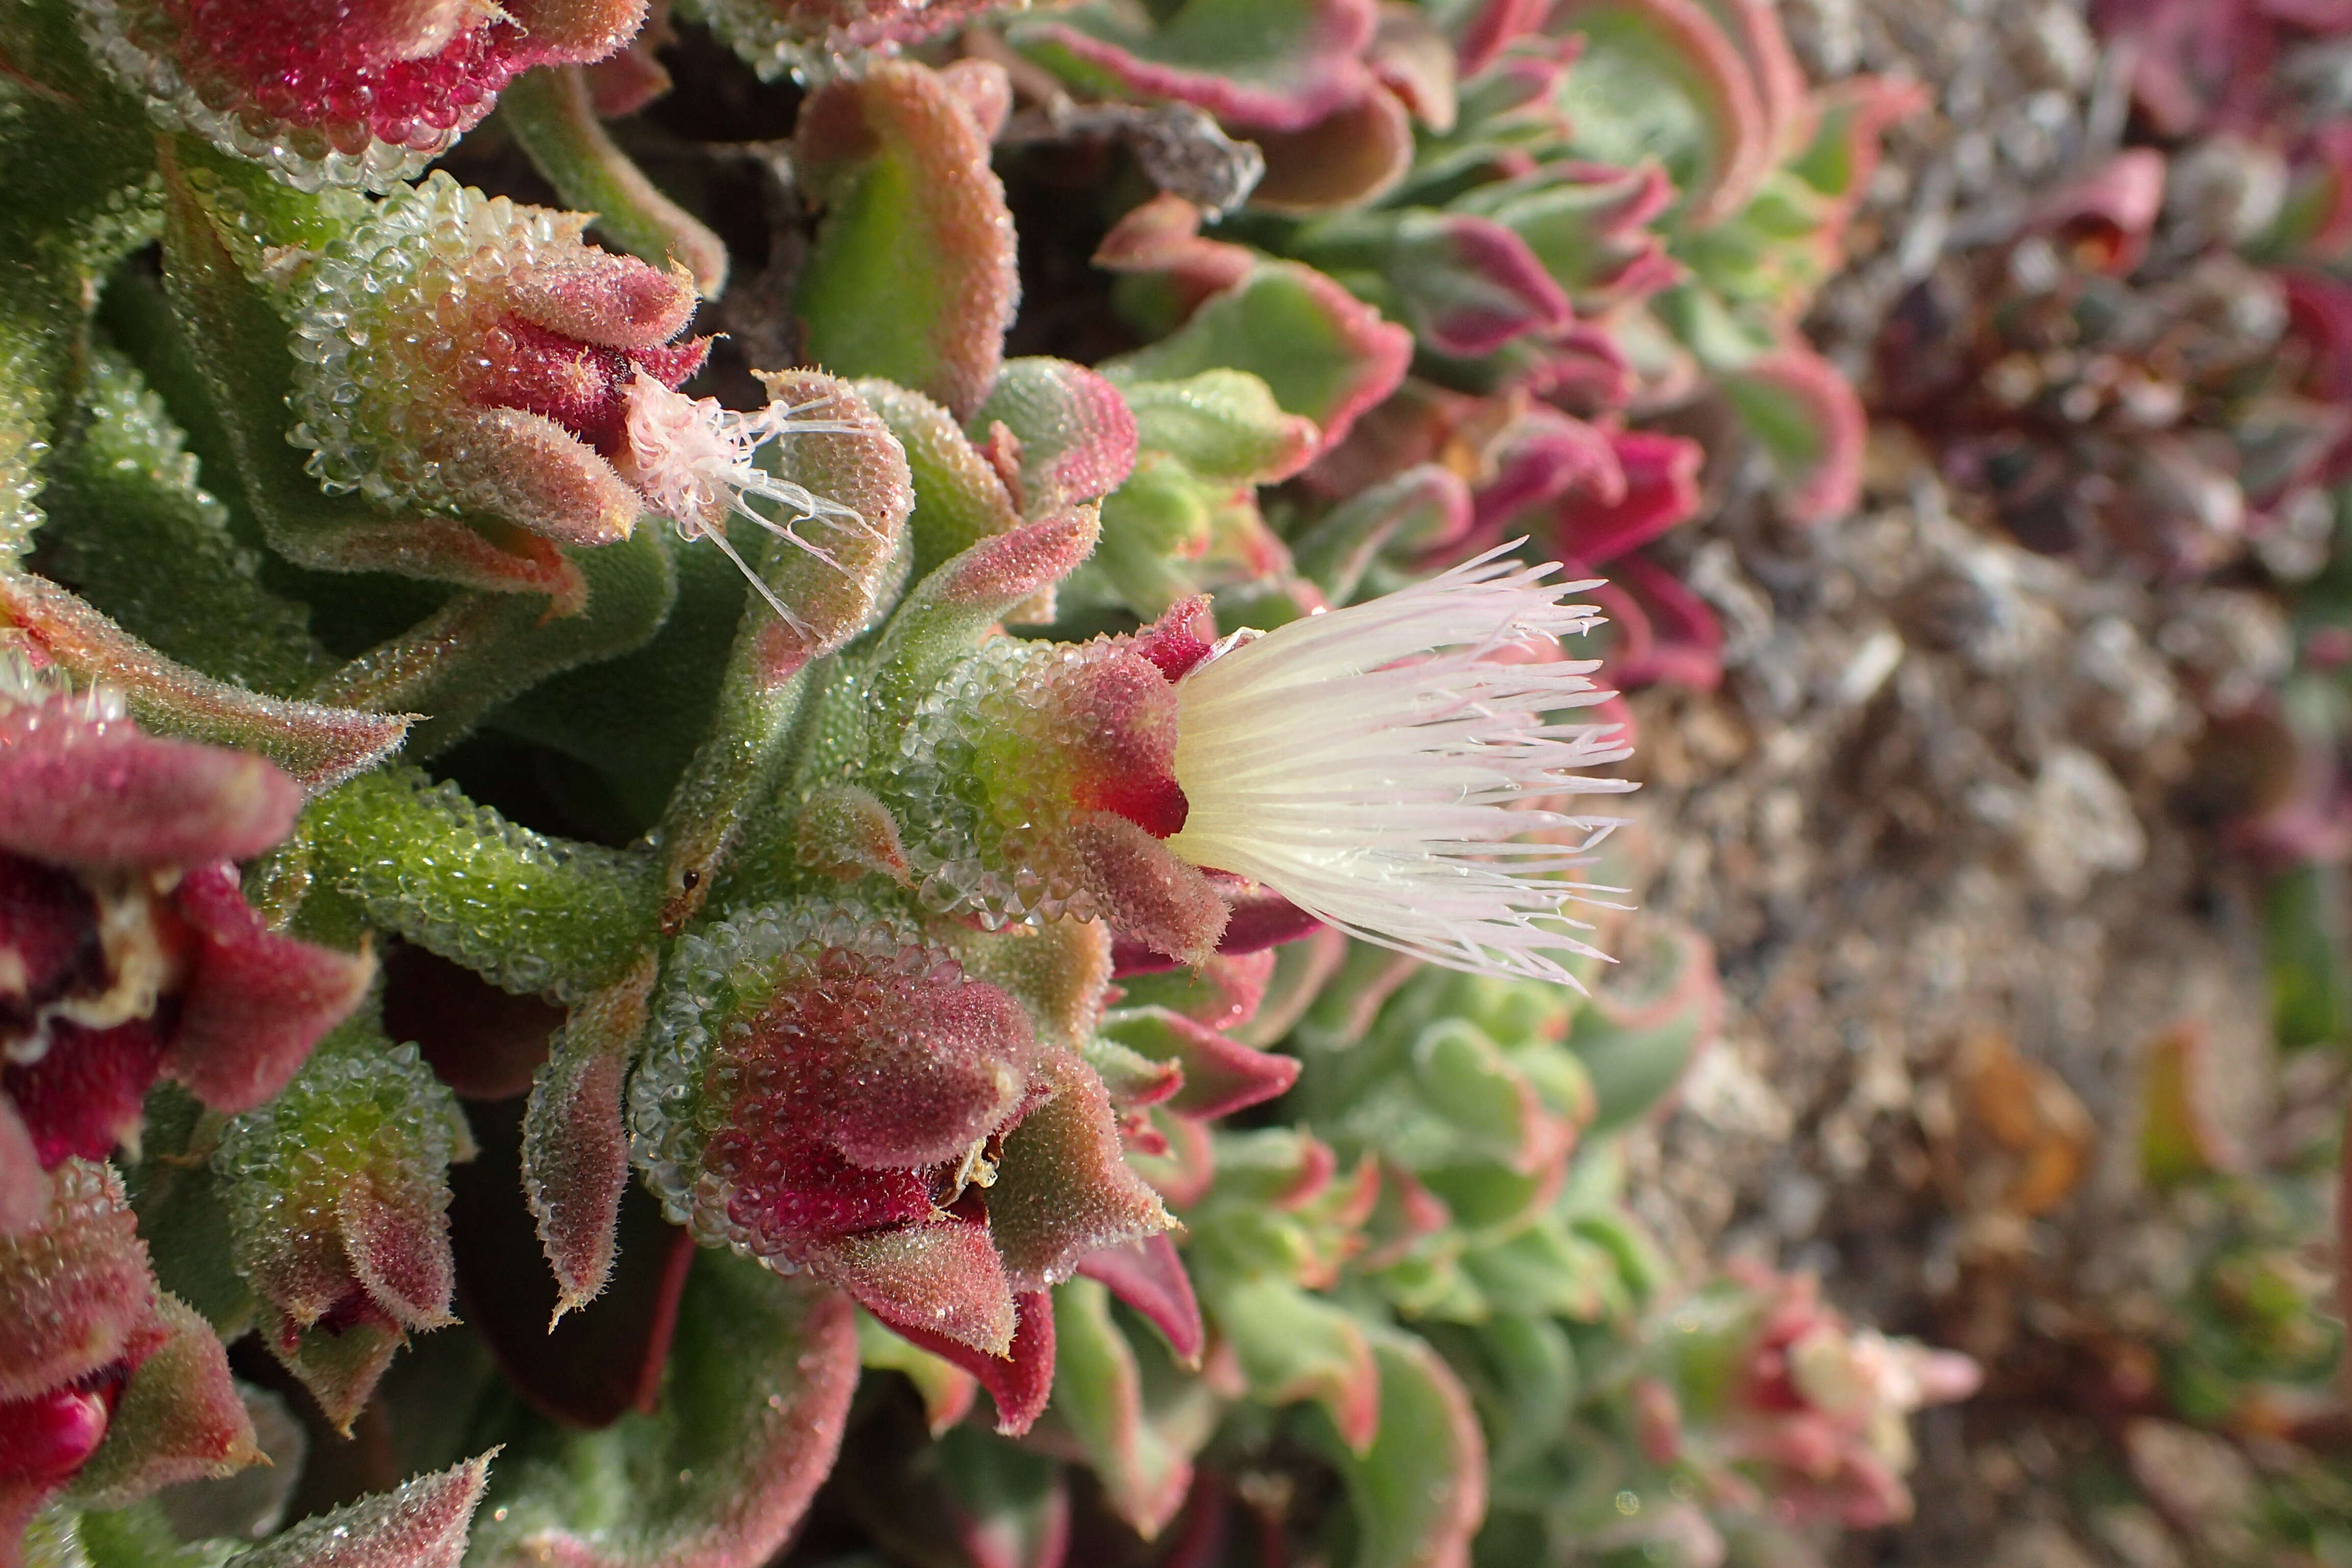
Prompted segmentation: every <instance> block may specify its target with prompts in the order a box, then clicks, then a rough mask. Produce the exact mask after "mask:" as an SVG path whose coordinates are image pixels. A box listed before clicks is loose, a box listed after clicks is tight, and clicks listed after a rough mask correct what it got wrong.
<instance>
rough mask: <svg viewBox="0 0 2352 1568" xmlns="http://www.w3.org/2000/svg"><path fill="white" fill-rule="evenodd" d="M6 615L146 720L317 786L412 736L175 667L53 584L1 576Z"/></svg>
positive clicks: (400, 717) (394, 724)
mask: <svg viewBox="0 0 2352 1568" xmlns="http://www.w3.org/2000/svg"><path fill="white" fill-rule="evenodd" d="M0 614H5V616H7V617H8V618H9V619H10V620H12V621H14V622H15V623H16V625H17V626H22V627H23V628H24V629H25V630H26V631H27V632H29V633H31V634H32V637H33V638H34V640H35V641H36V642H37V643H38V644H39V645H40V646H41V647H42V648H43V650H44V651H46V652H47V654H48V655H49V657H51V658H54V659H56V660H57V662H58V664H60V665H62V666H64V667H65V668H67V669H69V670H71V671H72V672H73V673H74V674H75V675H76V676H78V677H79V678H80V679H84V680H89V681H102V682H104V683H105V684H107V685H109V686H111V687H114V688H116V689H119V690H121V692H122V693H123V694H124V696H126V697H127V698H128V699H129V700H130V702H131V711H132V712H133V713H134V714H136V715H137V716H138V718H139V719H140V721H142V723H145V724H147V725H149V726H151V727H152V728H153V729H155V730H157V731H162V732H163V733H165V734H173V735H183V736H186V737H188V738H189V739H191V740H198V741H210V742H215V743H219V744H224V745H229V746H236V747H240V748H242V749H244V750H247V751H252V752H260V753H262V754H263V755H264V756H267V757H269V758H271V759H272V760H273V761H275V762H277V763H278V764H279V765H280V766H281V767H283V768H285V769H286V771H287V772H288V773H291V774H293V775H294V777H295V779H296V780H297V781H299V783H301V784H304V785H306V786H307V787H309V788H310V789H313V790H318V789H326V788H329V787H331V786H332V785H334V784H340V783H341V782H342V781H343V780H345V779H348V778H350V777H352V775H353V774H356V773H361V772H362V771H364V770H365V769H368V768H371V767H373V766H374V765H375V764H376V763H380V762H382V761H383V759H384V758H385V757H387V756H389V755H390V754H391V753H392V752H394V750H396V749H397V748H398V747H399V745H400V743H401V741H402V740H403V738H404V737H405V736H406V734H407V733H408V726H409V722H410V721H409V719H408V718H407V716H406V715H404V714H398V713H366V712H359V711H355V710H352V709H348V708H332V707H328V706H325V705H323V704H320V703H317V702H304V701H299V700H293V699H290V698H278V697H265V696H262V695H261V694H260V693H258V692H254V691H247V690H246V689H244V688H243V687H238V686H231V685H229V684H228V683H227V682H226V681H221V680H215V679H213V678H212V677H210V676H208V675H201V674H198V673H197V672H196V671H194V670H193V669H190V668H187V667H186V666H184V665H179V664H174V663H173V662H172V661H171V660H170V659H167V658H163V656H162V655H161V654H158V653H156V652H155V651H154V650H153V649H152V648H150V647H146V646H145V645H144V644H142V643H141V642H140V641H139V640H138V639H137V638H136V637H132V636H131V634H130V633H128V632H126V631H124V630H123V629H122V628H121V626H116V625H115V624H114V623H113V622H112V621H110V620H108V619H107V618H106V617H105V616H101V615H100V614H99V613H98V612H97V611H96V610H94V609H92V608H91V607H90V606H89V605H87V604H85V603H83V602H82V601H81V600H80V599H79V598H77V597H76V596H75V595H71V594H69V593H68V592H66V590H64V589H63V588H60V587H58V586H57V585H56V584H53V583H50V582H48V581H47V580H46V579H44V578H40V577H32V576H26V575H23V574H18V573H14V572H0Z"/></svg>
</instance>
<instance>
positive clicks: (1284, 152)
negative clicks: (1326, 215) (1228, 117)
mask: <svg viewBox="0 0 2352 1568" xmlns="http://www.w3.org/2000/svg"><path fill="white" fill-rule="evenodd" d="M1254 139H1255V142H1257V146H1258V150H1259V152H1260V153H1263V154H1264V155H1265V174H1264V176H1263V177H1261V178H1260V179H1259V181H1258V183H1257V185H1256V187H1255V189H1254V190H1252V191H1251V192H1250V201H1251V203H1252V205H1255V206H1258V207H1262V208H1264V209H1265V210H1266V211H1268V212H1276V213H1299V214H1311V213H1321V212H1334V211H1338V210H1339V209H1342V208H1346V207H1353V206H1357V205H1361V204H1363V203H1366V202H1370V201H1372V200H1375V199H1376V198H1378V197H1380V196H1381V195H1385V194H1386V193H1387V192H1388V191H1389V190H1390V189H1391V188H1392V187H1393V186H1394V185H1395V184H1397V182H1398V181H1400V180H1402V179H1403V178H1404V176H1405V174H1406V171H1408V170H1409V169H1411V168H1412V153H1413V141H1412V115H1411V114H1410V113H1408V112H1407V110H1406V107H1405V104H1404V102H1403V101H1402V100H1400V99H1399V98H1398V97H1397V95H1396V94H1395V93H1393V92H1391V91H1390V90H1389V89H1387V88H1386V87H1374V88H1372V89H1369V90H1368V91H1366V92H1364V93H1362V94H1361V95H1360V96H1359V97H1356V98H1353V99H1350V100H1348V101H1347V102H1345V103H1343V104H1341V105H1339V107H1338V108H1337V109H1334V110H1331V112H1330V113H1328V114H1326V115H1325V116H1323V117H1322V118H1321V119H1320V120H1318V121H1315V122H1314V123H1313V124H1311V125H1303V126H1300V127H1299V128H1297V130H1295V131H1277V130H1273V129H1263V130H1259V131H1257V132H1255V138H1254Z"/></svg>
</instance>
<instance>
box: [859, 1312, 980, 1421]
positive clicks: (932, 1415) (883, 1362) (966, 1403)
mask: <svg viewBox="0 0 2352 1568" xmlns="http://www.w3.org/2000/svg"><path fill="white" fill-rule="evenodd" d="M857 1356H858V1362H859V1364H861V1365H863V1366H867V1367H878V1368H880V1369H881V1370H883V1371H885V1372H896V1373H903V1374H905V1376H906V1378H907V1381H908V1382H909V1383H911V1384H914V1385H915V1392H916V1393H917V1394H920V1395H922V1399H923V1418H924V1420H925V1421H926V1422H927V1423H928V1424H929V1427H930V1432H931V1436H933V1437H938V1436H940V1435H942V1434H943V1433H945V1432H946V1431H947V1430H948V1428H950V1427H951V1426H954V1425H955V1424H956V1423H957V1422H959V1421H961V1420H962V1419H963V1418H964V1417H965V1416H966V1415H970V1414H971V1405H972V1401H973V1400H974V1399H975V1398H977V1397H978V1396H979V1394H980V1380H979V1379H978V1378H976V1377H974V1376H972V1375H971V1373H968V1372H966V1371H964V1370H963V1368H961V1367H960V1366H957V1365H955V1364H954V1363H950V1362H948V1361H945V1360H943V1359H941V1358H940V1357H939V1356H935V1355H933V1354H932V1353H931V1352H929V1351H927V1350H919V1349H918V1348H916V1346H915V1345H914V1344H913V1343H911V1342H908V1340H905V1339H903V1338H901V1337H900V1336H898V1334H895V1333H893V1332H891V1331H890V1330H889V1329H888V1328H887V1327H885V1326H884V1325H883V1322H882V1321H881V1320H880V1319H879V1318H876V1317H874V1316H872V1315H870V1314H868V1313H865V1312H860V1313H859V1314H858V1315H857Z"/></svg>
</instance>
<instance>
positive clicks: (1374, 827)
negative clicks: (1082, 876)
mask: <svg viewBox="0 0 2352 1568" xmlns="http://www.w3.org/2000/svg"><path fill="white" fill-rule="evenodd" d="M1504 548H1506V549H1507V548H1509V546H1505V547H1504ZM1500 553H1501V552H1500V551H1493V552H1488V553H1486V554H1485V555H1482V556H1480V557H1478V558H1477V559H1476V560H1475V561H1469V562H1465V563H1463V564H1462V565H1460V566H1457V567H1455V568H1454V569H1453V570H1452V571H1450V572H1447V573H1445V574H1443V575H1440V576H1438V577H1434V578H1432V579H1431V580H1430V581H1428V582H1426V583H1422V584H1416V585H1414V586H1412V587H1410V588H1407V589H1404V590H1403V591H1402V592H1400V593H1395V594H1391V595H1387V596H1386V597H1385V598H1381V599H1376V600H1373V601H1371V602H1370V603H1369V604H1363V605H1352V606H1350V607H1349V608H1347V609H1343V610H1333V611H1330V612H1328V614H1325V615H1320V616H1312V617H1309V618H1307V619H1305V620H1299V621H1294V622H1292V623H1290V624H1289V625H1287V626H1279V627H1277V628H1276V629H1275V630H1273V631H1271V632H1267V633H1265V634H1264V635H1262V636H1259V635H1250V634H1243V635H1241V636H1237V637H1229V638H1227V639H1226V640H1225V641H1224V642H1223V643H1221V644H1220V645H1219V646H1218V649H1217V651H1216V652H1215V653H1214V654H1213V655H1212V656H1211V658H1208V659H1206V660H1205V661H1203V662H1202V664H1201V665H1199V666H1198V667H1197V668H1194V669H1193V670H1192V671H1191V672H1190V673H1189V674H1188V675H1186V676H1185V678H1184V679H1183V682H1182V684H1181V685H1180V686H1179V687H1178V689H1177V700H1178V703H1179V719H1178V731H1177V742H1176V760H1175V773H1176V782H1177V783H1178V784H1180V785H1181V787H1182V788H1183V791H1184V795H1185V798H1186V800H1187V802H1188V803H1189V807H1190V809H1189V811H1188V813H1187V815H1186V816H1185V819H1184V826H1183V829H1182V830H1181V832H1179V833H1177V834H1175V835H1173V836H1172V837H1170V838H1169V839H1168V840H1167V847H1169V848H1170V849H1171V850H1172V851H1174V852H1175V853H1176V854H1177V855H1180V856H1181V857H1182V858H1185V859H1186V860H1189V861H1191V862H1192V864H1194V865H1196V866H1202V867H1209V868H1215V869H1218V870H1223V871H1231V872H1234V873H1236V874H1238V875H1241V876H1244V877H1247V878H1250V879H1254V880H1255V881H1258V882H1262V883H1264V884H1265V886H1267V887H1268V888H1271V889H1274V890H1275V891H1276V892H1277V893H1280V894H1281V895H1282V896H1283V897H1285V898H1286V899H1288V900H1290V901H1291V902H1292V903H1294V904H1297V906H1298V907H1299V908H1300V909H1302V910H1307V912H1308V913H1310V914H1313V915H1316V916H1318V917H1319V918H1321V919H1322V920H1323V921H1327V922H1328V923H1329V924H1331V925H1333V926H1336V927H1338V928H1339V930H1341V931H1346V932H1348V933H1349V935H1351V936H1357V937H1361V938H1363V939H1364V940H1365V941H1368V942H1379V943H1381V945H1383V946H1386V947H1391V948H1394V949H1396V950H1398V951H1399V952H1408V953H1411V954H1412V955H1414V956H1415V957H1418V958H1424V959H1427V960H1429V961H1431V962H1432V963H1442V964H1446V965H1449V966H1451V967H1453V968H1456V969H1468V970H1475V971H1483V972H1486V973H1499V974H1516V975H1521V976H1525V977H1528V978H1530V979H1538V980H1553V981H1562V982H1565V983H1567V984H1570V985H1575V984H1577V981H1576V979H1575V977H1574V976H1573V975H1572V974H1570V973H1569V971H1568V969H1567V968H1566V967H1565V966H1564V964H1563V962H1562V960H1563V959H1564V958H1565V957H1567V956H1570V955H1584V956H1588V957H1598V956H1603V955H1601V954H1599V953H1597V952H1595V950H1594V949H1593V948H1591V946H1590V945H1588V944H1587V943H1586V942H1583V941H1582V940H1581V939H1580V937H1579V936H1578V935H1577V933H1578V932H1580V931H1591V929H1592V927H1591V925H1590V924H1589V923H1588V922H1585V921H1578V920H1574V919H1571V918H1570V916H1569V915H1568V913H1567V912H1566V909H1567V906H1568V905H1570V904H1571V903H1577V902H1585V903H1600V902H1601V900H1598V899H1596V898H1594V897H1593V896H1592V895H1595V894H1601V893H1610V892H1619V891H1622V889H1606V888H1594V887H1591V886H1588V885H1587V884H1585V883H1583V882H1580V881H1579V880H1576V879H1574V877H1573V876H1572V873H1573V872H1574V871H1575V870H1576V868H1579V867H1581V866H1585V865H1589V864H1590V863H1591V852H1592V850H1593V849H1594V848H1595V847H1597V846H1598V845H1599V844H1600V842H1601V839H1602V838H1603V837H1606V836H1607V835H1608V834H1609V832H1610V831H1611V830H1612V828H1615V827H1616V826H1620V824H1621V822H1622V819H1621V818H1615V817H1598V816H1571V815H1565V814H1563V813H1560V812H1559V811H1555V810H1549V809H1542V808H1532V809H1530V808H1529V807H1530V805H1531V803H1534V802H1539V801H1543V800H1546V799H1549V798H1552V797H1559V796H1566V795H1613V794H1617V793H1620V792H1622V791H1624V790H1629V789H1632V788H1633V787H1634V786H1633V784H1631V783H1629V782H1627V781H1625V780H1622V779H1607V778H1588V777H1585V776H1583V775H1581V774H1580V773H1578V772H1577V771H1576V770H1578V769H1580V768H1587V767H1592V766H1596V765H1599V764H1601V763H1613V762H1617V761H1620V760H1622V758H1624V757H1626V756H1628V755H1630V754H1631V751H1632V748H1631V747H1629V746H1627V745H1626V744H1625V743H1624V742H1623V740H1622V733H1621V726H1619V725H1616V724H1593V723H1581V724H1580V723H1564V722H1559V721H1556V720H1555V719H1553V718H1552V717H1551V715H1555V714H1557V713H1559V712H1560V711H1562V710H1567V709H1573V708H1586V707H1590V706H1591V705H1592V704H1594V703H1597V702H1602V701H1605V700H1608V699H1609V698H1610V697H1611V696H1612V695H1613V693H1612V692H1609V691H1605V690H1602V689H1600V688H1599V687H1598V686H1596V685H1595V684H1594V683H1593V682H1592V681H1591V679H1588V678H1589V677H1590V676H1591V672H1592V671H1593V670H1595V669H1597V668H1600V665H1599V661H1598V660H1583V661H1577V662H1559V661H1556V660H1555V661H1553V662H1549V663H1545V662H1534V661H1530V660H1528V659H1527V658H1525V655H1526V654H1527V653H1528V651H1529V650H1534V651H1538V652H1544V653H1549V652H1550V651H1552V650H1553V648H1552V645H1554V644H1555V643H1556V639H1558V638H1559V637H1562V636H1564V635H1566V634H1568V633H1571V632H1575V633H1582V632H1586V631H1590V630H1591V628H1592V627H1593V626H1597V625H1599V624H1600V623H1601V616H1600V613H1599V611H1598V610H1597V609H1596V608H1595V607H1594V606H1592V605H1570V604H1565V603H1563V602H1562V601H1563V600H1564V599H1565V598H1566V597H1567V596H1568V595H1571V594H1575V593H1578V592H1580V591H1582V590H1583V589H1586V588H1591V587H1593V586H1595V585H1596V584H1593V583H1590V582H1585V583H1553V582H1549V581H1547V579H1548V578H1549V577H1550V576H1551V574H1553V573H1555V572H1557V571H1559V567H1558V566H1557V565H1545V566H1533V567H1530V566H1525V565H1522V564H1520V563H1517V562H1514V561H1507V560H1502V559H1498V557H1499V555H1500ZM1515 654H1516V655H1518V656H1519V657H1517V658H1515V657H1513V656H1514V655H1515ZM1539 832H1540V833H1543V834H1545V835H1546V836H1547V837H1552V838H1555V839H1559V838H1562V837H1567V838H1569V839H1570V842H1566V843H1560V842H1553V843H1544V842H1534V843H1530V842H1527V841H1526V840H1527V838H1528V836H1530V835H1531V834H1537V833H1539ZM1605 907H1609V908H1620V907H1622V906H1618V905H1607V906H1605Z"/></svg>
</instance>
